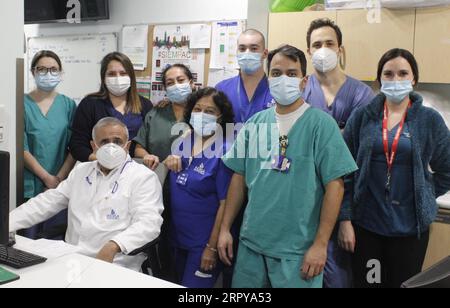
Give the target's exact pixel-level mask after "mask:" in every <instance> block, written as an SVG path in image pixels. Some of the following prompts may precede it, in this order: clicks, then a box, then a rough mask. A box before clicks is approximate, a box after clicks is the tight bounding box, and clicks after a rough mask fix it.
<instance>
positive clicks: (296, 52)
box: [268, 45, 307, 76]
mask: <svg viewBox="0 0 450 308" xmlns="http://www.w3.org/2000/svg"><path fill="white" fill-rule="evenodd" d="M279 53H281V54H282V55H283V56H285V57H288V58H289V59H291V60H292V61H294V62H300V66H301V70H302V74H303V76H306V69H307V62H306V57H305V53H304V52H303V51H301V50H300V49H298V48H296V47H294V46H291V45H283V46H281V47H279V48H277V49H275V50H272V51H271V52H270V53H269V56H268V70H269V72H270V67H271V65H272V60H273V57H275V55H277V54H279Z"/></svg>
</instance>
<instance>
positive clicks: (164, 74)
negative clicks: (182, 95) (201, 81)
mask: <svg viewBox="0 0 450 308" xmlns="http://www.w3.org/2000/svg"><path fill="white" fill-rule="evenodd" d="M173 68H180V69H182V70H183V71H184V74H185V75H186V76H187V78H189V80H194V75H193V74H192V72H191V70H190V69H189V67H187V66H186V65H184V64H179V63H178V64H174V65H170V66H168V67H166V68H165V69H164V71H163V72H162V79H161V81H162V84H163V86H164V88H166V82H167V72H169V71H170V70H171V69H173Z"/></svg>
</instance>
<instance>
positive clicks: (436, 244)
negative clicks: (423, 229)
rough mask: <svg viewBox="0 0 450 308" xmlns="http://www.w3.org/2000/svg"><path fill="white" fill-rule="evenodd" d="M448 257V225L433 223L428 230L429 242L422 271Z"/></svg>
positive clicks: (449, 246) (449, 251) (449, 236)
mask: <svg viewBox="0 0 450 308" xmlns="http://www.w3.org/2000/svg"><path fill="white" fill-rule="evenodd" d="M448 256H450V224H445V223H434V224H433V225H431V228H430V242H429V244H428V251H427V256H426V258H425V263H424V265H423V269H424V270H426V269H428V268H430V267H431V266H433V265H435V264H436V263H438V262H439V261H441V260H443V259H444V258H446V257H448Z"/></svg>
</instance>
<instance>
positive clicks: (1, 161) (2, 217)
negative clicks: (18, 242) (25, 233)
mask: <svg viewBox="0 0 450 308" xmlns="http://www.w3.org/2000/svg"><path fill="white" fill-rule="evenodd" d="M8 242H9V153H7V152H2V151H0V246H1V245H7V244H8Z"/></svg>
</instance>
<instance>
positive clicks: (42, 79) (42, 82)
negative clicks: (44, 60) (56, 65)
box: [34, 72, 61, 92]
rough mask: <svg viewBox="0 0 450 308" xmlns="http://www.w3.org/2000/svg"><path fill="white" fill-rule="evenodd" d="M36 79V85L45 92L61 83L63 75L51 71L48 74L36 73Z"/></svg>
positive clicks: (50, 90)
mask: <svg viewBox="0 0 450 308" xmlns="http://www.w3.org/2000/svg"><path fill="white" fill-rule="evenodd" d="M34 80H35V81H36V86H37V87H38V89H39V90H41V91H44V92H52V91H53V90H55V89H56V87H57V86H58V85H59V84H60V82H61V75H60V74H58V75H56V76H53V75H52V74H51V73H50V72H49V73H47V74H46V75H39V74H36V76H35V77H34Z"/></svg>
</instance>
